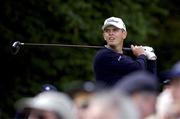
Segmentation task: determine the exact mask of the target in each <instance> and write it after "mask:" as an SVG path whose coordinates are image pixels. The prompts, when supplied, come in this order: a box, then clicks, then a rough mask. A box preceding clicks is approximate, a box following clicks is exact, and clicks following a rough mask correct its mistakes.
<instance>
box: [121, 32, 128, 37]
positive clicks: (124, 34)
mask: <svg viewBox="0 0 180 119" xmlns="http://www.w3.org/2000/svg"><path fill="white" fill-rule="evenodd" d="M122 37H123V39H126V37H127V31H123V36H122Z"/></svg>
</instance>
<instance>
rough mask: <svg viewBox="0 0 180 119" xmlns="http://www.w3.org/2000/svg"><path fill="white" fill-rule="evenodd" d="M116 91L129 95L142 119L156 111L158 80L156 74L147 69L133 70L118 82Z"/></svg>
mask: <svg viewBox="0 0 180 119" xmlns="http://www.w3.org/2000/svg"><path fill="white" fill-rule="evenodd" d="M114 91H115V92H119V93H121V92H122V93H125V94H126V95H127V96H129V97H130V98H131V99H132V100H133V102H134V103H135V105H136V106H137V108H138V110H139V111H140V114H141V119H144V118H145V117H147V116H149V115H151V114H153V113H155V102H156V97H157V94H158V82H157V78H156V77H154V75H152V74H150V73H148V72H146V71H137V72H133V73H131V74H129V75H127V76H125V77H124V78H122V80H121V81H120V82H118V83H117V84H116V85H115V87H114Z"/></svg>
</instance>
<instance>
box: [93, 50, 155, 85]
mask: <svg viewBox="0 0 180 119" xmlns="http://www.w3.org/2000/svg"><path fill="white" fill-rule="evenodd" d="M147 62H148V60H147V57H146V56H145V55H140V56H138V57H137V58H135V59H133V58H131V57H129V56H126V55H124V54H121V53H117V52H115V51H113V50H111V49H108V48H103V49H101V50H99V51H98V52H97V54H96V56H95V58H94V64H93V68H94V74H95V78H96V81H97V83H98V84H103V85H104V86H108V87H112V86H113V85H114V84H115V83H116V82H117V81H119V80H120V79H121V78H122V77H123V76H125V75H127V74H129V73H131V72H133V71H137V70H149V71H150V72H152V73H154V72H155V70H156V65H155V63H154V62H150V63H149V64H147Z"/></svg>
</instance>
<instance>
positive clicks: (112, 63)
mask: <svg viewBox="0 0 180 119" xmlns="http://www.w3.org/2000/svg"><path fill="white" fill-rule="evenodd" d="M95 62H96V64H97V65H98V66H99V67H101V68H102V69H103V70H104V69H106V70H111V71H123V72H125V71H126V72H132V71H135V70H145V69H146V68H147V65H146V63H147V58H146V56H145V55H140V56H138V57H137V58H135V59H133V58H131V57H129V56H126V55H123V54H119V53H115V52H106V53H102V54H98V55H97V56H96V61H95Z"/></svg>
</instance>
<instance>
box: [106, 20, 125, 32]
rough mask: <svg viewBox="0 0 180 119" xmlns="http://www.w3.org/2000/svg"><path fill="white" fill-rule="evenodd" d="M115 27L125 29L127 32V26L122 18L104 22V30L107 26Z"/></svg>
mask: <svg viewBox="0 0 180 119" xmlns="http://www.w3.org/2000/svg"><path fill="white" fill-rule="evenodd" d="M110 25H113V26H115V27H117V28H120V29H124V30H125V31H126V26H125V24H124V22H123V21H122V19H121V18H118V17H110V18H107V19H106V20H105V21H104V25H103V26H102V30H104V29H105V28H106V27H107V26H110Z"/></svg>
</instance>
